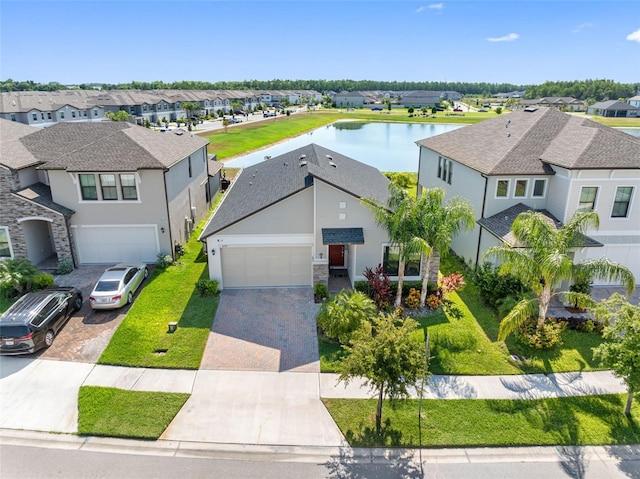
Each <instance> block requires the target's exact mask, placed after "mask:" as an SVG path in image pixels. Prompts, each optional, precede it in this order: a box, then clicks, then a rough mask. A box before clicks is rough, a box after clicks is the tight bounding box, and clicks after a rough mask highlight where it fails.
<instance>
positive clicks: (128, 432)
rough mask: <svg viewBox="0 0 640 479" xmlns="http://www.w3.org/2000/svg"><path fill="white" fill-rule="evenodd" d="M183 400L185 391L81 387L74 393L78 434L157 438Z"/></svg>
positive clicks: (176, 412)
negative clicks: (76, 397)
mask: <svg viewBox="0 0 640 479" xmlns="http://www.w3.org/2000/svg"><path fill="white" fill-rule="evenodd" d="M187 399H189V394H186V393H163V392H143V391H126V390H123V389H115V388H104V387H97V386H82V387H81V388H80V391H79V393H78V433H79V434H81V435H85V436H109V437H126V438H139V439H158V438H159V437H160V435H161V434H162V433H163V432H164V430H165V429H166V428H167V426H168V425H169V423H170V422H171V421H172V420H173V418H174V417H175V415H176V414H178V411H180V408H182V406H183V405H184V403H185V402H187Z"/></svg>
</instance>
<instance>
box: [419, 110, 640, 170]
mask: <svg viewBox="0 0 640 479" xmlns="http://www.w3.org/2000/svg"><path fill="white" fill-rule="evenodd" d="M416 143H417V144H418V145H419V146H422V147H425V148H429V149H431V150H433V151H435V152H436V153H438V154H440V155H442V156H446V157H447V158H450V159H452V160H454V161H457V162H459V163H462V164H464V165H466V166H468V167H470V168H473V169H474V170H476V171H479V172H480V173H483V174H486V175H516V174H519V175H528V174H531V175H544V174H547V175H548V174H553V171H552V170H551V169H550V168H549V166H548V165H549V164H551V165H558V166H562V167H564V168H568V169H593V168H607V169H608V168H621V169H632V168H640V138H636V137H634V136H632V135H629V134H627V133H623V132H620V131H617V130H614V129H613V128H609V127H607V126H604V125H601V124H599V123H596V122H594V121H591V120H588V119H585V118H582V117H577V116H574V115H569V114H566V113H562V112H560V111H558V110H556V109H553V108H538V109H535V108H532V109H531V111H517V112H513V113H510V114H508V115H502V116H499V117H496V118H492V119H491V120H486V121H483V122H480V123H476V124H475V125H470V126H466V127H464V128H459V129H457V130H454V131H450V132H447V133H443V134H440V135H436V136H433V137H431V138H426V139H424V140H419V141H417V142H416Z"/></svg>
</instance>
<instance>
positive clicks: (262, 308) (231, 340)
mask: <svg viewBox="0 0 640 479" xmlns="http://www.w3.org/2000/svg"><path fill="white" fill-rule="evenodd" d="M317 312H318V305H317V304H315V303H314V301H313V290H311V288H271V289H244V290H240V289H238V290H229V289H225V290H223V291H222V293H221V296H220V303H219V305H218V310H217V312H216V317H215V320H214V321H213V327H212V329H211V334H210V336H209V341H208V343H207V347H206V349H205V353H204V356H203V358H202V363H201V365H200V369H216V370H228V371H271V372H284V371H288V372H316V373H317V372H320V357H319V355H318V340H317V335H316V321H315V317H316V314H317Z"/></svg>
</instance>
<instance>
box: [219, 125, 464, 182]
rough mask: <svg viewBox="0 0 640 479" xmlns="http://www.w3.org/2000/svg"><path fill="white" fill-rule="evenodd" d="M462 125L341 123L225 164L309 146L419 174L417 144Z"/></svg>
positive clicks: (247, 162) (257, 159) (252, 162)
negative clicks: (317, 146)
mask: <svg viewBox="0 0 640 479" xmlns="http://www.w3.org/2000/svg"><path fill="white" fill-rule="evenodd" d="M462 126H464V125H443V124H424V123H362V122H355V121H340V122H337V123H334V124H332V125H327V126H326V127H324V126H323V127H322V128H318V129H316V130H313V131H311V132H309V133H305V134H303V135H300V136H297V137H295V138H292V139H290V140H286V141H284V142H282V143H278V144H277V145H274V146H271V147H269V148H265V149H263V150H260V151H257V152H254V153H251V154H249V155H245V156H241V157H239V158H236V159H234V160H230V161H227V162H225V166H229V167H246V166H251V165H255V164H256V163H259V162H261V161H264V159H265V156H278V155H282V154H284V153H287V152H288V151H291V150H295V149H296V148H300V147H302V146H306V145H308V144H310V143H315V144H317V145H320V146H323V147H325V148H328V149H330V150H333V151H335V152H337V153H340V154H342V155H345V156H348V157H349V158H353V159H354V160H358V161H361V162H362V163H366V164H367V165H371V166H373V167H375V168H377V169H379V170H380V171H412V172H415V171H418V154H419V149H418V145H416V141H418V140H422V139H423V138H428V137H431V136H434V135H439V134H440V133H445V132H447V131H452V130H455V129H456V128H461V127H462Z"/></svg>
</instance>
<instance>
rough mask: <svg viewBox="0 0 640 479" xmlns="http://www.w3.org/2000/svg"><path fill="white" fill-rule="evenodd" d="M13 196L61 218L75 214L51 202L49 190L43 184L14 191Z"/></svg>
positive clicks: (35, 184)
mask: <svg viewBox="0 0 640 479" xmlns="http://www.w3.org/2000/svg"><path fill="white" fill-rule="evenodd" d="M13 194H14V195H16V196H18V197H20V198H22V199H25V200H27V201H31V202H33V203H36V204H38V205H40V206H44V207H45V208H47V209H49V210H51V211H55V212H56V213H60V214H61V215H63V216H71V215H72V214H73V213H75V211H73V210H71V209H69V208H67V207H66V206H62V205H61V204H59V203H56V202H55V201H53V197H52V196H51V188H50V187H49V186H47V185H45V184H44V183H34V184H33V185H30V186H28V187H27V188H23V189H21V190H20V191H14V192H13Z"/></svg>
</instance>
